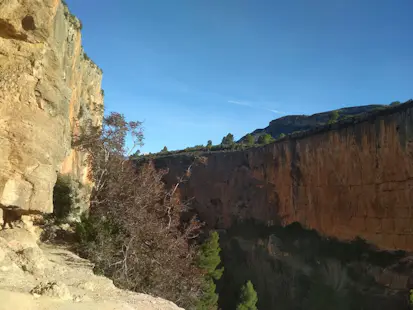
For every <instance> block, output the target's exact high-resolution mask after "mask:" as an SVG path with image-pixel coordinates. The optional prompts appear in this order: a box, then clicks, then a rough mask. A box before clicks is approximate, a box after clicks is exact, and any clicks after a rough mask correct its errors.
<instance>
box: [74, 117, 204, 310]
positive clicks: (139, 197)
mask: <svg viewBox="0 0 413 310" xmlns="http://www.w3.org/2000/svg"><path fill="white" fill-rule="evenodd" d="M128 136H131V137H132V141H133V142H132V147H131V148H130V149H126V147H125V141H126V137H128ZM142 139H143V134H142V130H141V124H140V123H139V122H126V121H125V119H124V116H123V115H121V114H118V113H112V114H111V115H109V116H108V117H106V118H105V119H104V121H103V125H102V128H97V127H92V126H90V127H89V128H87V129H85V131H84V132H82V133H81V134H80V135H78V136H76V137H74V143H73V144H74V145H75V146H76V147H78V148H80V149H83V150H84V151H87V152H88V154H89V157H88V161H89V167H90V171H89V177H90V178H91V180H93V182H94V187H93V190H92V194H91V205H90V209H89V213H88V216H83V217H82V221H81V223H80V224H79V225H78V227H77V233H78V236H79V240H80V251H81V253H82V254H83V255H85V256H87V257H88V258H89V259H91V260H92V261H93V262H94V263H95V264H96V270H97V271H100V272H102V273H104V274H106V275H107V276H109V277H111V278H112V279H113V280H114V282H115V284H117V285H118V286H120V287H122V288H126V289H131V290H135V291H139V292H144V293H149V294H152V295H156V296H161V297H164V298H167V299H170V300H172V301H174V302H176V303H177V304H179V305H182V306H185V307H187V308H188V309H191V308H192V306H193V305H194V301H195V299H196V298H197V297H198V295H199V289H200V281H201V278H202V274H201V271H200V270H199V268H198V267H196V264H195V261H196V255H197V246H196V245H195V244H194V243H193V242H191V240H193V239H196V237H197V236H198V234H199V229H200V227H201V226H202V225H201V223H200V222H199V221H198V220H197V219H196V218H195V217H193V218H191V219H190V220H189V221H187V222H183V221H182V220H181V214H182V211H183V210H185V209H186V207H187V206H186V205H185V204H183V203H181V202H180V199H179V197H177V195H176V194H177V189H178V187H179V185H180V184H181V183H182V182H185V180H186V179H187V178H188V177H189V176H190V171H191V168H192V165H191V166H189V167H188V170H187V173H185V175H184V176H182V177H181V178H179V179H178V180H177V183H176V184H175V186H173V187H172V188H171V190H169V191H168V190H166V188H165V186H164V184H163V182H162V178H163V176H164V174H165V173H166V171H159V170H156V169H155V167H154V165H153V164H152V163H146V164H143V165H141V166H139V167H136V165H135V164H134V163H133V162H132V161H131V160H129V155H130V154H132V152H134V151H135V150H136V148H137V147H139V146H140V145H142ZM178 284H179V285H178Z"/></svg>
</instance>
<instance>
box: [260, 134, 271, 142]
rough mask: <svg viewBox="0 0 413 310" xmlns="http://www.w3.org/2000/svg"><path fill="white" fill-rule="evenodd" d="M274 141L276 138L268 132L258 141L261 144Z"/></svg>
mask: <svg viewBox="0 0 413 310" xmlns="http://www.w3.org/2000/svg"><path fill="white" fill-rule="evenodd" d="M273 141H274V138H273V137H272V136H271V135H270V134H268V133H266V134H264V135H261V136H259V138H258V143H259V144H268V143H271V142H273Z"/></svg>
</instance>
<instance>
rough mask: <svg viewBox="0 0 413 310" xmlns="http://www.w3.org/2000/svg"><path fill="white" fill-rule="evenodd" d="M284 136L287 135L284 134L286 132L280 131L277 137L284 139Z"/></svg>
mask: <svg viewBox="0 0 413 310" xmlns="http://www.w3.org/2000/svg"><path fill="white" fill-rule="evenodd" d="M284 137H285V134H284V133H280V134H279V135H278V137H277V139H282V138H284Z"/></svg>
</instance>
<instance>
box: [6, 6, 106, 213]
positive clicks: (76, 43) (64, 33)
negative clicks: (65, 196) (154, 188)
mask: <svg viewBox="0 0 413 310" xmlns="http://www.w3.org/2000/svg"><path fill="white" fill-rule="evenodd" d="M80 28H81V23H80V21H79V20H78V19H77V18H76V17H74V16H73V15H72V14H71V13H70V12H69V10H68V8H67V7H66V5H64V4H63V3H62V2H61V1H60V0H8V1H0V202H1V203H4V204H6V205H8V204H14V205H18V206H21V207H23V208H26V209H32V210H40V211H43V212H51V211H52V210H53V205H52V195H53V186H54V184H55V181H56V175H57V173H59V172H60V173H69V174H72V176H73V177H74V178H75V179H77V180H79V181H80V182H83V183H85V182H87V178H86V170H87V167H86V166H85V163H84V158H85V154H83V153H79V152H77V151H74V150H73V149H72V148H71V137H72V133H73V132H75V133H76V132H77V131H78V130H79V128H80V127H82V126H83V127H84V126H87V124H88V123H89V122H92V123H93V124H94V125H97V124H99V123H100V122H101V119H102V113H103V96H102V91H101V80H102V71H101V70H100V69H99V68H98V67H97V66H96V65H95V64H94V63H93V62H92V61H90V60H89V58H88V57H87V55H86V54H85V52H84V51H83V48H82V44H81V33H80Z"/></svg>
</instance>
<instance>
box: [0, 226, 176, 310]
mask: <svg viewBox="0 0 413 310" xmlns="http://www.w3.org/2000/svg"><path fill="white" fill-rule="evenodd" d="M92 268H93V265H92V264H91V263H90V262H89V261H87V260H84V259H81V258H80V257H78V256H77V255H75V254H73V253H72V252H70V251H68V250H67V249H66V248H65V247H63V246H56V245H51V244H43V243H39V242H37V238H36V236H35V235H33V234H32V233H30V232H29V231H28V230H25V229H22V228H16V229H13V230H11V229H6V230H3V231H0V300H1V302H0V310H9V309H16V310H20V309H21V310H27V309H33V310H49V309H61V310H63V309H66V310H68V309H76V310H94V309H101V310H124V309H131V310H132V309H139V310H179V309H181V310H182V308H179V307H178V306H176V305H175V304H174V303H172V302H170V301H167V300H164V299H162V298H156V297H152V296H149V295H145V294H138V293H134V292H130V291H124V290H121V289H118V288H116V287H115V285H114V284H113V282H112V280H109V279H107V278H105V277H103V276H97V275H95V274H93V271H92Z"/></svg>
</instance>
